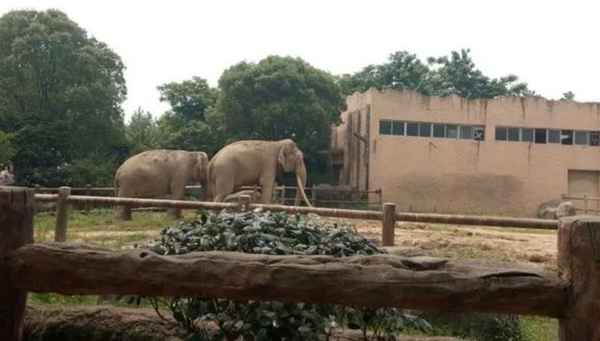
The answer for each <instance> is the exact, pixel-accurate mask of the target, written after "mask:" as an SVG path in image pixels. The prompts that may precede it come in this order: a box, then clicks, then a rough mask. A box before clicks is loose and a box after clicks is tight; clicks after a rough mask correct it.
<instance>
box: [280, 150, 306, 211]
mask: <svg viewBox="0 0 600 341" xmlns="http://www.w3.org/2000/svg"><path fill="white" fill-rule="evenodd" d="M281 144H282V146H281V149H280V151H279V157H278V158H277V161H278V162H279V164H280V165H281V168H283V170H284V171H285V172H294V173H295V174H296V183H297V184H298V191H297V192H296V205H298V204H299V203H300V198H302V199H304V202H305V203H306V204H307V205H308V206H309V207H312V204H311V203H310V201H309V200H308V198H307V197H306V193H305V192H304V187H305V186H306V166H305V165H304V154H303V153H302V151H301V150H300V149H299V148H298V146H297V145H296V143H295V142H294V141H292V140H290V139H285V140H283V141H281Z"/></svg>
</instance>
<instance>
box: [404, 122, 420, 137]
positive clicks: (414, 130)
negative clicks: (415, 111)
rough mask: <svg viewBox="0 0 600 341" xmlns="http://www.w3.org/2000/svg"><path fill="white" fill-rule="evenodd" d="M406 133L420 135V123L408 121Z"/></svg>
mask: <svg viewBox="0 0 600 341" xmlns="http://www.w3.org/2000/svg"><path fill="white" fill-rule="evenodd" d="M406 135H407V136H419V123H416V122H406Z"/></svg>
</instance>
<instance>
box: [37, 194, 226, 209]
mask: <svg viewBox="0 0 600 341" xmlns="http://www.w3.org/2000/svg"><path fill="white" fill-rule="evenodd" d="M36 199H37V195H36ZM69 202H93V203H100V204H114V205H122V206H129V207H165V208H180V209H200V208H204V209H214V210H220V209H225V208H230V209H231V208H236V207H237V206H238V205H237V204H229V203H220V202H203V201H190V200H163V199H141V198H121V197H118V198H117V197H95V196H86V195H71V196H69Z"/></svg>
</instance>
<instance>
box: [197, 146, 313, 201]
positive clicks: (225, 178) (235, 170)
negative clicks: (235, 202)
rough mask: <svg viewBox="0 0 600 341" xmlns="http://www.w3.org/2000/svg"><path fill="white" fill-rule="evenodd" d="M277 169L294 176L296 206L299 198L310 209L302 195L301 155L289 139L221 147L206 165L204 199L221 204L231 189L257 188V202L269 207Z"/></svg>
mask: <svg viewBox="0 0 600 341" xmlns="http://www.w3.org/2000/svg"><path fill="white" fill-rule="evenodd" d="M278 169H281V170H283V171H285V172H295V173H296V182H297V184H298V189H299V190H298V191H297V195H296V205H298V204H299V203H300V198H302V199H304V201H305V202H306V204H307V205H308V206H312V205H311V203H310V202H309V201H308V198H307V197H306V193H304V186H306V166H305V165H304V155H303V154H302V151H300V149H299V148H298V146H296V143H295V142H294V141H292V140H290V139H285V140H279V141H262V140H250V141H238V142H234V143H232V144H229V145H227V146H225V147H223V148H222V149H221V150H220V151H219V152H218V153H217V154H216V155H215V156H214V157H213V158H212V159H211V160H210V163H209V165H208V196H209V198H213V200H214V201H216V202H222V201H224V200H225V198H226V197H227V195H229V194H231V193H233V191H234V189H235V188H239V187H241V186H253V185H260V186H261V201H262V203H264V204H269V203H271V198H272V196H273V184H274V183H275V176H276V175H277V171H278Z"/></svg>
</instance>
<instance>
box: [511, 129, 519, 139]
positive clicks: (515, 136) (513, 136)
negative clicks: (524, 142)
mask: <svg viewBox="0 0 600 341" xmlns="http://www.w3.org/2000/svg"><path fill="white" fill-rule="evenodd" d="M519 135H520V134H519V128H508V140H509V141H520V139H519Z"/></svg>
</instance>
